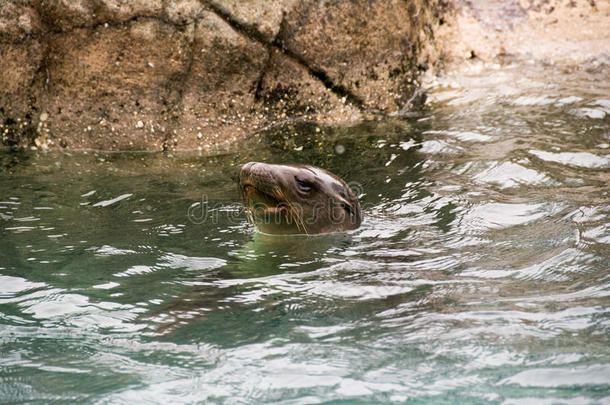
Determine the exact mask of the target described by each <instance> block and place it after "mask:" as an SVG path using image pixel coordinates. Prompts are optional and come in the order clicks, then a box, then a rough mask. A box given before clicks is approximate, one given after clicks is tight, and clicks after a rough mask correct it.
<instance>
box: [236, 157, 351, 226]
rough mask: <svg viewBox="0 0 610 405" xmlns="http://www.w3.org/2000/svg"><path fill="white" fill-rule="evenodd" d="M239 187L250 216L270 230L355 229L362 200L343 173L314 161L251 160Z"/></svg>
mask: <svg viewBox="0 0 610 405" xmlns="http://www.w3.org/2000/svg"><path fill="white" fill-rule="evenodd" d="M239 192H240V195H241V197H242V200H243V202H244V205H245V207H246V210H247V214H248V218H249V220H250V221H251V222H253V223H254V224H255V225H256V227H257V228H258V229H259V230H260V231H261V232H264V233H269V234H284V235H286V234H318V233H327V232H342V231H347V230H351V229H356V228H358V227H359V226H360V223H361V222H362V214H361V210H360V204H359V203H358V199H357V198H356V196H355V195H354V193H353V192H352V190H351V189H350V188H349V186H348V185H347V183H345V181H343V180H342V179H341V178H339V177H338V176H336V175H334V174H332V173H330V172H328V171H326V170H324V169H321V168H319V167H315V166H308V165H274V164H266V163H259V162H250V163H246V164H245V165H243V166H242V167H241V170H240V172H239Z"/></svg>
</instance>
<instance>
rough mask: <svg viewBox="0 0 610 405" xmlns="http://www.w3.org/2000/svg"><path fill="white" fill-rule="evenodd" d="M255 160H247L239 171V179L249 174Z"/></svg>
mask: <svg viewBox="0 0 610 405" xmlns="http://www.w3.org/2000/svg"><path fill="white" fill-rule="evenodd" d="M256 163H257V162H248V163H246V164H245V165H243V166H242V167H241V169H240V171H239V177H240V178H241V179H243V178H244V177H248V176H250V173H251V172H252V168H253V167H254V165H256Z"/></svg>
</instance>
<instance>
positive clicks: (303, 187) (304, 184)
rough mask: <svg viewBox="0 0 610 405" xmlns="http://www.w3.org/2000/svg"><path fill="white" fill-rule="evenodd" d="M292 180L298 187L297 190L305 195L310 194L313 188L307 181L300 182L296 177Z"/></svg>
mask: <svg viewBox="0 0 610 405" xmlns="http://www.w3.org/2000/svg"><path fill="white" fill-rule="evenodd" d="M294 180H295V181H296V182H297V186H298V187H299V190H301V191H303V192H305V193H308V192H310V191H311V189H312V188H313V184H311V183H309V182H307V181H304V180H301V179H299V178H298V177H295V178H294Z"/></svg>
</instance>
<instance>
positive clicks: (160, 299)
mask: <svg viewBox="0 0 610 405" xmlns="http://www.w3.org/2000/svg"><path fill="white" fill-rule="evenodd" d="M428 87H429V88H428V92H429V101H428V104H427V107H426V110H425V111H424V112H422V113H421V114H419V115H417V116H413V117H408V118H400V119H399V118H390V119H383V120H374V121H370V122H365V123H360V124H357V125H354V126H351V127H340V128H326V127H321V126H315V125H310V124H307V123H298V122H295V123H289V124H286V125H284V126H282V127H278V128H272V129H269V130H268V131H266V132H263V133H261V134H259V136H257V137H255V138H252V139H250V140H248V141H244V142H243V143H242V144H240V145H236V146H235V148H234V149H233V150H227V151H218V153H217V154H215V155H214V156H199V155H198V154H195V153H191V154H174V155H167V154H164V155H158V154H153V155H147V154H101V153H93V152H89V153H83V152H80V153H73V154H65V153H57V152H53V153H52V152H48V153H43V152H8V151H5V152H1V153H0V164H1V166H0V167H1V169H0V195H1V198H0V200H1V202H0V402H1V403H66V404H67V403H69V404H72V403H99V404H106V403H107V404H110V403H112V404H132V403H142V402H148V403H227V404H237V403H282V404H299V403H319V402H324V403H355V402H360V403H404V402H408V403H456V404H461V403H492V404H517V403H519V404H521V403H536V404H538V403H540V404H547V403H565V404H596V403H610V339H609V337H610V313H609V312H610V305H609V304H610V300H609V295H610V271H609V269H610V199H609V192H610V186H609V185H610V170H609V169H610V125H609V124H610V80H608V76H607V74H603V73H586V72H565V71H561V70H558V69H554V68H549V67H547V68H540V67H536V66H527V67H524V66H518V65H511V64H508V65H505V66H490V67H481V66H477V65H473V66H472V67H469V68H467V69H465V70H464V71H463V72H460V73H459V74H458V73H456V74H453V75H450V76H447V77H444V78H442V79H439V80H438V81H437V82H434V83H430V84H429V86H428ZM249 160H261V161H268V162H276V163H278V162H305V163H310V164H315V165H319V166H323V167H325V168H328V169H330V170H331V171H334V172H336V173H337V174H339V175H341V176H342V177H344V178H345V179H346V180H347V181H348V182H353V183H357V184H356V185H355V188H356V189H357V192H358V193H360V194H361V202H362V205H363V208H364V214H365V219H364V223H363V226H362V227H361V228H360V229H359V230H358V231H355V232H352V233H348V234H336V235H326V236H319V237H310V238H307V237H284V238H278V237H269V236H265V235H261V234H257V233H255V232H254V231H253V230H252V229H251V227H250V226H249V225H248V224H247V223H246V218H245V216H244V215H243V212H242V211H241V209H240V205H239V202H238V201H237V198H238V197H237V191H236V186H235V179H236V175H237V169H238V167H239V165H240V164H241V163H244V162H246V161H249Z"/></svg>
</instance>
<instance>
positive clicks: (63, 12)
mask: <svg viewBox="0 0 610 405" xmlns="http://www.w3.org/2000/svg"><path fill="white" fill-rule="evenodd" d="M438 7H439V3H438V2H433V1H426V0H350V1H341V0H325V1H320V0H300V1H297V0H201V1H198V0H176V1H168V0H131V1H123V0H4V1H2V2H0V72H2V75H1V76H0V136H1V143H2V144H3V145H8V146H13V145H17V146H25V147H36V148H67V149H101V150H174V149H198V148H213V147H216V146H218V145H219V144H221V143H230V142H232V141H233V140H235V139H236V138H239V137H243V136H247V135H248V134H252V133H255V132H256V131H257V130H260V129H261V128H264V127H267V126H269V125H274V124H276V123H277V122H281V121H285V120H295V119H308V120H314V121H317V122H321V123H338V122H349V121H353V120H356V119H359V118H362V117H363V116H367V115H369V114H391V113H397V112H399V111H405V109H408V108H409V105H408V101H409V100H410V99H411V96H412V95H413V93H414V91H415V89H416V88H417V78H418V74H419V72H420V71H421V70H422V69H425V67H426V66H428V65H429V64H430V63H433V62H434V61H435V60H436V58H437V55H436V54H435V53H434V50H435V47H434V46H433V47H430V46H429V44H430V43H432V42H433V41H432V37H433V33H434V30H435V27H436V25H437V24H438V22H439V20H440V19H441V17H440V14H439V13H438Z"/></svg>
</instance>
